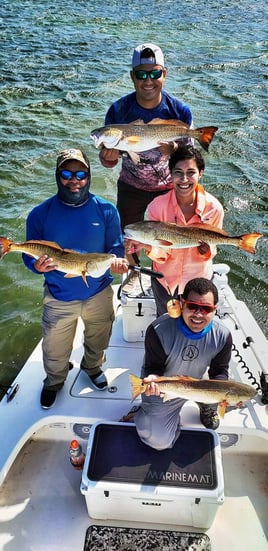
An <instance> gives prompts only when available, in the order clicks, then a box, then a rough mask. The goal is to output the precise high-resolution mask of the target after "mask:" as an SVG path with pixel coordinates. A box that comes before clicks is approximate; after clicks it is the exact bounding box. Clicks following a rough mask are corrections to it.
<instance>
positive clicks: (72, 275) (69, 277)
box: [63, 272, 88, 287]
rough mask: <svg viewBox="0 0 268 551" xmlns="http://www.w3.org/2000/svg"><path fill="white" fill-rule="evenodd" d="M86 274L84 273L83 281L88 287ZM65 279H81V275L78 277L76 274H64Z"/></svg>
mask: <svg viewBox="0 0 268 551" xmlns="http://www.w3.org/2000/svg"><path fill="white" fill-rule="evenodd" d="M85 274H86V272H82V274H81V276H82V278H83V280H84V282H85V284H86V286H87V287H88V282H87V280H86V275H85ZM63 277H66V278H68V279H71V278H72V277H79V274H77V275H76V274H64V276H63Z"/></svg>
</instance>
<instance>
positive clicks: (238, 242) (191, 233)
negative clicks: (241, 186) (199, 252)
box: [124, 220, 263, 254]
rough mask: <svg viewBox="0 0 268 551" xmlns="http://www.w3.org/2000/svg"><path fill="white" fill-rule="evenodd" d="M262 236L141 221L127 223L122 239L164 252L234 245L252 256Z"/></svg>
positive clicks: (196, 226)
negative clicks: (150, 246) (232, 233)
mask: <svg viewBox="0 0 268 551" xmlns="http://www.w3.org/2000/svg"><path fill="white" fill-rule="evenodd" d="M262 236H263V234H262V233H246V234H243V235H235V236H230V235H228V233H227V232H226V231H224V230H220V229H218V228H215V227H213V226H210V225H209V224H192V225H191V226H178V225H177V224H173V223H168V222H157V221H153V220H151V221H150V220H144V221H142V222H135V223H134V224H129V225H127V226H125V228H124V238H125V239H131V240H133V241H138V242H139V243H143V244H146V245H152V246H153V247H160V248H161V247H162V248H164V249H169V248H171V249H183V248H190V247H198V246H199V245H200V242H205V243H208V245H210V246H212V247H213V246H214V248H215V246H217V245H234V246H235V247H238V248H239V249H243V250H244V251H247V252H249V253H251V254H254V253H255V247H256V243H257V241H258V239H259V238H260V237H262Z"/></svg>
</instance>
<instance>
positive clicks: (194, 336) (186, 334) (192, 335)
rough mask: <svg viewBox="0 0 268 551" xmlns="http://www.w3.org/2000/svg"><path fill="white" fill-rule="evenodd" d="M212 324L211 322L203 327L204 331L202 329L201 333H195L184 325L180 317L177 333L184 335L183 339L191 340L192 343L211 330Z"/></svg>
mask: <svg viewBox="0 0 268 551" xmlns="http://www.w3.org/2000/svg"><path fill="white" fill-rule="evenodd" d="M212 323H213V321H211V322H210V323H209V324H208V325H207V326H206V327H204V329H202V331H198V332H195V331H191V329H190V328H189V327H188V325H186V323H185V322H184V320H183V318H182V316H180V317H179V318H178V328H179V331H180V332H181V333H182V334H183V335H184V337H187V338H188V339H192V340H193V341H197V340H198V339H202V337H204V335H206V334H207V333H208V332H209V331H210V330H211V328H212Z"/></svg>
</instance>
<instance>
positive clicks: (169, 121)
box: [147, 119, 189, 128]
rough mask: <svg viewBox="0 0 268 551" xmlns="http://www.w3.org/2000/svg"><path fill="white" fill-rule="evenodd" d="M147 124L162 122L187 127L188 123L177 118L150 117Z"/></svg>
mask: <svg viewBox="0 0 268 551" xmlns="http://www.w3.org/2000/svg"><path fill="white" fill-rule="evenodd" d="M147 124H148V126H149V125H151V126H153V125H154V124H163V125H165V126H166V125H169V126H179V127H180V128H189V125H188V124H186V122H182V121H179V120H178V119H167V120H165V119H152V120H151V121H150V122H148V123H147Z"/></svg>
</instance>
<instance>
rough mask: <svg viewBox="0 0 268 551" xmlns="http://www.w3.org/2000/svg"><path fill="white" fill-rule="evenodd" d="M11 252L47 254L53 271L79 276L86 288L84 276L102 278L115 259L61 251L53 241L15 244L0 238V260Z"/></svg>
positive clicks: (69, 250) (66, 275) (66, 250)
mask: <svg viewBox="0 0 268 551" xmlns="http://www.w3.org/2000/svg"><path fill="white" fill-rule="evenodd" d="M11 252H17V253H25V254H28V255H29V256H32V257H33V258H40V256H42V255H43V254H47V255H48V256H49V257H51V258H52V259H53V264H55V270H59V271H60V272H64V273H65V275H64V277H79V276H81V277H82V278H83V281H84V282H85V284H86V285H87V287H88V282H87V279H86V276H87V275H89V276H91V277H100V276H102V275H103V274H104V273H105V272H106V270H108V268H110V266H111V263H112V261H113V259H114V258H115V255H114V254H106V253H79V252H77V251H73V250H72V249H62V248H61V247H60V246H59V245H58V244H57V243H54V242H53V241H37V240H30V241H25V242H24V243H15V242H14V241H11V240H10V239H7V238H6V237H0V258H2V257H3V256H4V255H5V254H7V253H11Z"/></svg>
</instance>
